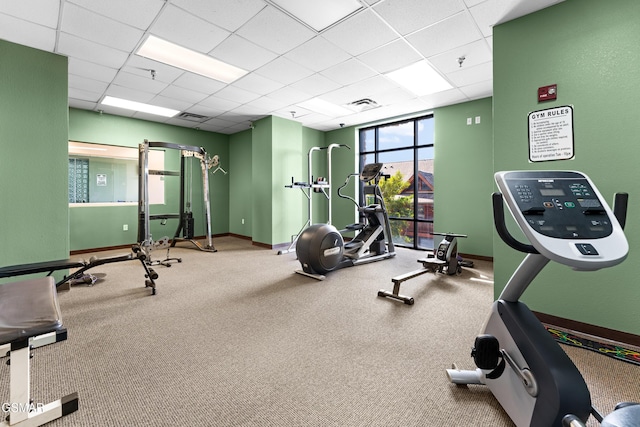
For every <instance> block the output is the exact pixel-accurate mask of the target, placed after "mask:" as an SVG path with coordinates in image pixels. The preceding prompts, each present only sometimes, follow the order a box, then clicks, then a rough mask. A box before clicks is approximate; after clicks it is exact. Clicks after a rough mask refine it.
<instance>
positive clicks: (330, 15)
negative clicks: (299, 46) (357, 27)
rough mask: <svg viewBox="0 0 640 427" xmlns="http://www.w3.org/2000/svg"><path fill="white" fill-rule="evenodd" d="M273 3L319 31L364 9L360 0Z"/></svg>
mask: <svg viewBox="0 0 640 427" xmlns="http://www.w3.org/2000/svg"><path fill="white" fill-rule="evenodd" d="M271 3H273V4H274V5H275V6H277V7H278V8H280V9H281V10H283V11H284V12H286V13H288V14H289V15H292V16H293V17H295V18H297V19H298V20H300V21H302V22H303V23H304V24H306V25H308V26H309V27H311V28H313V29H314V30H316V31H317V32H321V31H322V30H324V29H326V28H328V27H330V26H332V25H333V24H335V23H337V22H340V21H342V20H343V19H344V18H346V17H347V16H349V15H351V14H352V13H354V12H355V11H357V10H360V9H362V4H360V2H359V1H358V0H322V1H318V0H271Z"/></svg>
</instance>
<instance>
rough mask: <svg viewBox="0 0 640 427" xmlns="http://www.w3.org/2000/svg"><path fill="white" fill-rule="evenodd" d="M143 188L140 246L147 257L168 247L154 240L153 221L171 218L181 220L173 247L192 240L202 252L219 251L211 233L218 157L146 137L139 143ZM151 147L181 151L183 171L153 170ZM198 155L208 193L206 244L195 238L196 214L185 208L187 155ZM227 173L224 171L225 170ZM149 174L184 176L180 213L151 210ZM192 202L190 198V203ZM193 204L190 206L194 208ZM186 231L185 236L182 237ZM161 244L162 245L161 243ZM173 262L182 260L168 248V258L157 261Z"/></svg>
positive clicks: (139, 207) (141, 190)
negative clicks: (211, 188) (211, 171)
mask: <svg viewBox="0 0 640 427" xmlns="http://www.w3.org/2000/svg"><path fill="white" fill-rule="evenodd" d="M138 148H139V163H138V171H139V189H138V242H139V244H140V248H141V249H142V251H144V253H145V255H146V256H147V260H148V262H149V263H152V261H151V250H152V249H153V247H154V246H156V247H166V245H163V244H162V241H159V242H156V243H154V241H153V238H152V236H151V231H150V227H149V221H150V220H167V219H178V227H177V229H176V232H175V233H174V235H173V239H172V241H171V244H170V246H169V248H172V247H174V246H175V244H176V243H177V242H178V241H189V242H191V243H192V244H193V245H195V246H196V248H198V249H199V250H201V251H205V252H217V249H216V248H215V247H214V246H213V238H212V236H211V206H210V204H209V174H208V171H209V169H210V168H211V167H212V166H213V165H214V159H211V158H209V157H207V152H206V151H205V149H204V148H202V147H196V146H191V145H183V144H175V143H172V142H159V141H149V140H146V139H145V140H144V143H142V144H140V145H139V147H138ZM150 148H166V149H171V150H180V171H177V172H176V171H168V170H155V169H149V149H150ZM191 157H195V158H197V159H199V160H200V168H201V170H202V190H203V196H204V207H205V217H206V228H207V237H206V238H207V242H206V244H205V245H204V246H203V245H201V244H200V243H199V242H198V241H196V240H194V239H193V217H192V213H191V211H190V210H187V209H185V184H186V178H185V169H186V168H185V166H186V160H187V158H191ZM223 172H224V170H223ZM149 175H163V176H179V177H180V213H176V214H157V215H152V214H150V213H149ZM190 203H191V201H189V204H190ZM190 207H191V206H189V208H190ZM181 232H182V233H183V236H185V237H184V238H181V237H179V236H180V233H181ZM158 243H160V245H159V244H158ZM170 261H178V262H182V260H181V259H180V258H169V257H168V249H167V258H166V259H165V260H164V261H157V262H156V263H157V264H163V265H165V266H170V265H171V264H169V262H170Z"/></svg>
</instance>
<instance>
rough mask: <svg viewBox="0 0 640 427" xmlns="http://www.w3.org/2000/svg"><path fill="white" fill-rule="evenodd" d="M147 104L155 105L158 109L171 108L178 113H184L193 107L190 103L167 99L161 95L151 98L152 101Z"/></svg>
mask: <svg viewBox="0 0 640 427" xmlns="http://www.w3.org/2000/svg"><path fill="white" fill-rule="evenodd" d="M149 103H150V104H152V105H157V106H158V107H164V108H171V109H173V110H178V111H186V110H187V109H188V108H190V107H191V106H192V105H193V103H192V102H186V101H180V100H178V99H175V98H167V97H166V96H162V95H158V96H155V97H153V99H152V100H151V101H149Z"/></svg>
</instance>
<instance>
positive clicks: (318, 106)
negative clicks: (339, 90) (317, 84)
mask: <svg viewBox="0 0 640 427" xmlns="http://www.w3.org/2000/svg"><path fill="white" fill-rule="evenodd" d="M296 105H298V106H299V107H302V108H304V109H305V110H309V111H313V112H314V113H319V114H323V115H325V116H328V117H340V116H346V115H348V114H353V111H351V110H349V109H348V108H344V107H341V106H339V105H336V104H332V103H330V102H327V101H325V100H322V99H320V98H312V99H310V100H308V101H304V102H299V103H297V104H296Z"/></svg>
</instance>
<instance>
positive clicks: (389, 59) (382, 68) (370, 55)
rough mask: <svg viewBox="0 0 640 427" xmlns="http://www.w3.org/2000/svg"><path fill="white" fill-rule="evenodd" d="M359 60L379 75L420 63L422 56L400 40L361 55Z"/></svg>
mask: <svg viewBox="0 0 640 427" xmlns="http://www.w3.org/2000/svg"><path fill="white" fill-rule="evenodd" d="M358 59H359V60H360V61H362V62H363V63H364V64H366V65H368V66H369V67H371V68H373V69H374V70H376V71H377V72H378V73H387V72H389V71H394V70H397V69H400V68H402V67H406V66H407V65H411V64H413V63H414V62H418V61H419V60H420V59H422V56H420V54H418V52H416V51H415V49H413V48H412V47H411V46H410V45H409V44H408V43H407V42H406V41H405V40H402V39H398V40H396V41H394V42H391V43H389V44H387V45H384V46H382V47H379V48H377V49H374V50H372V51H369V52H367V53H364V54H362V55H360V56H358Z"/></svg>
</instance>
